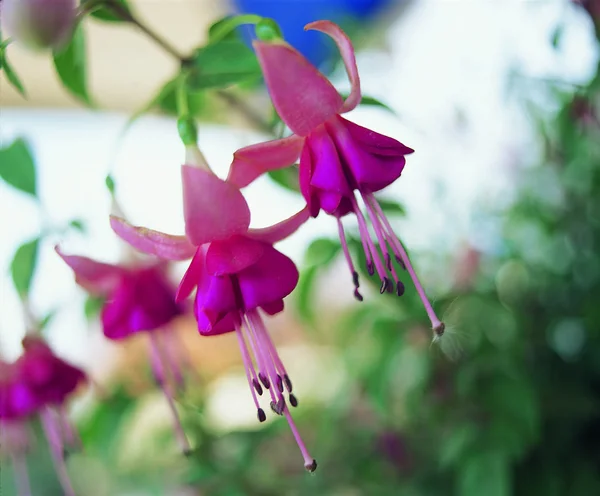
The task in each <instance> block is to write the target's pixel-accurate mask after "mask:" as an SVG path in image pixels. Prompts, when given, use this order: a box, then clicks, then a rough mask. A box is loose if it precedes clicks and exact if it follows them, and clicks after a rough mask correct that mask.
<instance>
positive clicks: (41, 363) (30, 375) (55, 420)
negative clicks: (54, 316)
mask: <svg viewBox="0 0 600 496" xmlns="http://www.w3.org/2000/svg"><path fill="white" fill-rule="evenodd" d="M23 349H24V352H23V354H22V355H21V356H20V357H19V359H18V360H17V361H15V362H13V363H7V362H4V361H0V422H1V423H2V428H3V430H6V431H7V432H8V438H7V439H8V443H5V444H8V445H9V450H10V451H11V455H12V458H13V462H14V465H15V470H16V473H17V480H18V483H19V486H20V490H21V493H23V494H29V493H30V489H29V479H28V476H27V467H26V465H25V459H24V456H23V452H24V451H25V450H26V448H27V446H28V445H29V433H28V430H27V427H26V422H27V419H28V418H29V417H30V416H32V415H34V414H39V416H40V419H41V421H42V426H43V429H44V433H45V435H46V438H47V440H48V445H49V447H50V453H51V455H52V459H53V461H54V466H55V469H56V472H57V475H58V477H59V479H60V482H61V484H62V487H63V491H64V493H65V494H66V495H68V496H74V494H75V493H74V491H73V488H72V486H71V482H70V479H69V476H68V474H67V471H66V467H65V463H64V456H65V455H64V454H65V451H66V448H67V447H69V448H74V447H79V438H78V437H77V434H76V433H75V429H74V428H73V426H72V425H71V424H70V422H69V419H68V418H67V415H66V413H65V409H64V406H65V404H66V402H67V399H68V397H69V396H70V395H71V394H72V393H73V392H74V391H75V389H76V388H77V387H78V386H79V385H80V384H82V383H84V382H85V381H86V376H85V373H84V372H83V371H82V370H80V369H79V368H77V367H74V366H73V365H70V364H68V363H67V362H65V361H63V360H61V359H60V358H58V357H57V356H56V355H54V353H53V352H52V350H51V349H50V347H49V346H48V345H47V344H46V343H45V341H44V340H43V339H42V338H41V337H38V336H35V335H28V336H26V337H25V338H24V339H23Z"/></svg>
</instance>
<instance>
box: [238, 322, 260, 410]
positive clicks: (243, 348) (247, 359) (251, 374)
mask: <svg viewBox="0 0 600 496" xmlns="http://www.w3.org/2000/svg"><path fill="white" fill-rule="evenodd" d="M235 334H236V336H237V338H238V343H239V345H240V351H241V352H242V361H243V362H244V369H245V370H246V378H247V379H248V386H250V393H251V394H252V399H253V400H254V404H255V405H256V410H257V411H258V412H259V413H258V415H259V420H260V421H261V422H263V420H261V418H262V416H261V414H260V412H261V411H262V408H261V407H260V403H259V402H258V398H257V397H256V391H255V386H254V383H253V382H252V379H253V378H254V374H255V372H254V367H253V366H252V361H251V360H250V356H249V355H248V348H247V347H246V343H245V341H244V336H243V335H242V331H241V329H240V328H239V327H237V328H236V329H235ZM251 371H252V372H251ZM263 413H264V412H263Z"/></svg>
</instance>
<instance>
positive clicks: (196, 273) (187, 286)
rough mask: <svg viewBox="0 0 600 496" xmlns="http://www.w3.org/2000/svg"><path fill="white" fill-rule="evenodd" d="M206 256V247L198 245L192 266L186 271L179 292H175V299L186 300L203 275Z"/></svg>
mask: <svg viewBox="0 0 600 496" xmlns="http://www.w3.org/2000/svg"><path fill="white" fill-rule="evenodd" d="M204 257H205V254H204V248H201V247H198V249H197V250H196V254H195V255H194V258H192V261H191V263H190V266H189V267H188V268H187V270H186V271H185V274H184V275H183V278H182V279H181V282H180V283H179V287H178V288H177V293H176V294H175V301H177V302H180V301H183V300H185V299H186V298H187V297H188V296H189V295H190V294H191V293H192V291H193V290H194V288H195V287H196V285H197V284H198V281H199V280H200V277H201V276H202V269H203V267H204Z"/></svg>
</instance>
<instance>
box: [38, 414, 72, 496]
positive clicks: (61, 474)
mask: <svg viewBox="0 0 600 496" xmlns="http://www.w3.org/2000/svg"><path fill="white" fill-rule="evenodd" d="M53 413H54V412H52V411H51V410H50V409H49V408H44V410H43V411H42V412H40V419H41V421H42V427H43V429H44V433H45V434H46V439H48V445H49V447H50V454H51V456H52V461H53V463H54V469H55V470H56V475H57V476H58V479H59V481H60V484H61V486H62V488H63V491H64V493H65V496H75V490H74V489H73V485H72V484H71V479H70V478H69V473H68V472H67V466H66V464H65V459H64V457H63V442H62V439H61V436H60V431H59V428H58V426H57V425H56V419H55V418H53V417H54V415H53Z"/></svg>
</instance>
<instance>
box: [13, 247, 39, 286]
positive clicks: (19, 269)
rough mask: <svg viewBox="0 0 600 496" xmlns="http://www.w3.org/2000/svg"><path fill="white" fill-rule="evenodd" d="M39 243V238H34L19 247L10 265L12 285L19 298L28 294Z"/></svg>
mask: <svg viewBox="0 0 600 496" xmlns="http://www.w3.org/2000/svg"><path fill="white" fill-rule="evenodd" d="M39 242H40V240H39V238H35V239H33V240H31V241H28V242H27V243H24V244H22V245H21V246H19V248H17V251H16V252H15V254H14V256H13V259H12V262H11V263H10V272H11V275H12V280H13V284H14V285H15V288H16V290H17V293H19V296H20V297H21V298H25V297H26V296H27V295H28V294H29V289H30V287H31V281H32V280H33V274H34V272H35V267H36V265H37V255H38V248H39Z"/></svg>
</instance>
